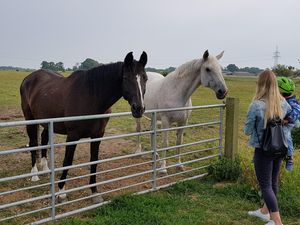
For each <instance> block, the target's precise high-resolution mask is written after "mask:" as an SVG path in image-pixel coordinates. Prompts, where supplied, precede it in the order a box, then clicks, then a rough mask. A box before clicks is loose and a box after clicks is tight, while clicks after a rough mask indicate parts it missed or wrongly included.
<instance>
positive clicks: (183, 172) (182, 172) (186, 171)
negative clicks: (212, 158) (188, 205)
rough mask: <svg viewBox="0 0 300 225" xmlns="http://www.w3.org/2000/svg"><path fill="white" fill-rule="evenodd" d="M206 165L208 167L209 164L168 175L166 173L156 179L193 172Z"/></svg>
mask: <svg viewBox="0 0 300 225" xmlns="http://www.w3.org/2000/svg"><path fill="white" fill-rule="evenodd" d="M207 167H209V165H206V166H201V167H197V168H194V169H190V170H185V171H181V172H178V173H174V174H170V175H166V176H163V177H159V178H157V181H159V180H164V179H167V178H170V177H175V176H178V175H182V174H186V173H191V172H195V171H197V170H202V169H205V168H207Z"/></svg>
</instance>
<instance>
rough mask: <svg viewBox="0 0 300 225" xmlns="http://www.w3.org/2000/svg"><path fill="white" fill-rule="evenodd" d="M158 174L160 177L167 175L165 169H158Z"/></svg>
mask: <svg viewBox="0 0 300 225" xmlns="http://www.w3.org/2000/svg"><path fill="white" fill-rule="evenodd" d="M158 173H159V174H161V175H167V174H168V171H167V169H160V170H159V171H158Z"/></svg>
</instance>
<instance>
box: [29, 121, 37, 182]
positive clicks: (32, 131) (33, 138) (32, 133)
mask: <svg viewBox="0 0 300 225" xmlns="http://www.w3.org/2000/svg"><path fill="white" fill-rule="evenodd" d="M26 130H27V134H28V137H29V147H35V146H38V138H37V132H38V125H37V124H34V125H27V126H26ZM30 152H31V167H32V168H31V173H36V172H38V168H37V165H36V152H37V150H34V151H30ZM38 180H40V178H39V177H38V176H37V175H34V176H32V178H31V181H38Z"/></svg>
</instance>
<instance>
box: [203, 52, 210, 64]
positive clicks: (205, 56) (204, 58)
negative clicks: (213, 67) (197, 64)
mask: <svg viewBox="0 0 300 225" xmlns="http://www.w3.org/2000/svg"><path fill="white" fill-rule="evenodd" d="M208 56H209V53H208V50H206V51H205V52H204V54H203V60H204V61H206V60H207V59H208Z"/></svg>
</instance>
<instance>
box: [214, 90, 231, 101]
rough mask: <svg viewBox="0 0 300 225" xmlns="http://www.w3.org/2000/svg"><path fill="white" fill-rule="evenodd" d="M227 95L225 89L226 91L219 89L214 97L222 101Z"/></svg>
mask: <svg viewBox="0 0 300 225" xmlns="http://www.w3.org/2000/svg"><path fill="white" fill-rule="evenodd" d="M227 93H228V90H227V89H226V90H221V89H219V90H218V91H217V92H216V97H217V98H218V99H224V98H225V97H226V95H227Z"/></svg>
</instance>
